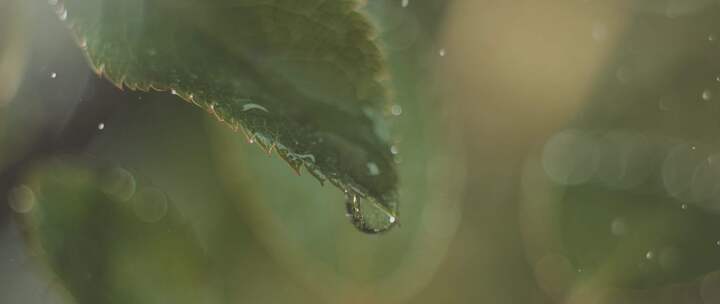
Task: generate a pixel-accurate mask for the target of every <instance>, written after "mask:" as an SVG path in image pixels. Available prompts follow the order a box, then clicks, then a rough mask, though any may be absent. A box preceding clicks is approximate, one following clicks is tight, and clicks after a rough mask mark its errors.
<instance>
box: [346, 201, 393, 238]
mask: <svg viewBox="0 0 720 304" xmlns="http://www.w3.org/2000/svg"><path fill="white" fill-rule="evenodd" d="M371 200H372V199H371V198H367V197H365V198H363V197H362V196H361V195H359V194H357V193H354V192H352V191H346V192H345V208H346V212H347V217H348V219H350V223H352V224H353V226H355V228H357V229H358V230H360V231H362V232H365V233H370V234H375V233H381V232H384V231H387V230H388V229H390V228H392V226H393V225H394V224H395V223H396V222H397V216H396V215H395V214H392V213H391V212H390V211H388V210H386V209H382V208H381V207H379V206H383V205H394V204H396V203H395V202H391V203H390V204H379V203H375V202H370V201H371Z"/></svg>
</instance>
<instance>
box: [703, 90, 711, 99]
mask: <svg viewBox="0 0 720 304" xmlns="http://www.w3.org/2000/svg"><path fill="white" fill-rule="evenodd" d="M701 96H702V99H703V100H705V101H709V100H710V99H712V92H711V91H710V90H708V89H706V90H704V91H703V92H702V95H701Z"/></svg>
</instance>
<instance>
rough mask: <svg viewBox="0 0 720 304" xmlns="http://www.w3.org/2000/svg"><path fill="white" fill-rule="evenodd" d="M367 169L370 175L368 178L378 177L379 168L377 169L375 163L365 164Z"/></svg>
mask: <svg viewBox="0 0 720 304" xmlns="http://www.w3.org/2000/svg"><path fill="white" fill-rule="evenodd" d="M367 168H368V174H370V176H378V175H380V168H378V165H377V164H376V163H373V162H369V163H367Z"/></svg>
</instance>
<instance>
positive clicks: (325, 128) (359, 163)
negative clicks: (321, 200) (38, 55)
mask: <svg viewBox="0 0 720 304" xmlns="http://www.w3.org/2000/svg"><path fill="white" fill-rule="evenodd" d="M357 6H358V1H355V0H308V1H295V0H206V1H199V0H129V1H114V0H91V1H86V0H64V1H57V4H56V5H55V9H56V10H57V13H58V15H59V16H60V18H61V19H64V20H67V21H68V23H69V25H70V27H71V29H72V31H73V32H74V34H75V36H76V38H77V40H78V42H79V44H80V46H81V47H83V48H84V49H85V50H86V51H87V54H88V57H89V61H90V63H91V65H92V67H93V68H94V69H95V71H96V72H97V73H98V74H102V75H105V76H106V77H107V78H108V79H110V80H111V81H112V82H113V83H115V84H116V85H117V86H119V87H126V88H130V89H133V90H135V89H137V90H149V89H156V90H161V91H172V92H173V93H174V94H176V95H178V96H180V97H182V98H183V99H185V100H187V101H189V102H191V103H193V104H195V105H197V106H199V107H201V108H203V109H205V110H207V111H208V112H210V113H212V114H214V115H215V116H216V117H217V118H218V119H219V120H221V121H224V122H226V123H227V124H228V125H229V126H230V127H232V128H233V129H235V130H238V129H240V130H243V131H244V132H245V133H246V135H247V136H248V138H249V140H250V141H251V142H257V143H258V144H259V145H261V146H262V147H263V148H264V149H265V150H267V151H271V150H273V149H275V150H277V152H278V154H279V155H280V156H281V157H282V158H283V159H285V160H286V161H287V162H288V163H289V164H290V166H291V167H292V168H293V169H295V170H296V171H298V173H299V172H300V170H301V169H302V167H305V168H306V169H307V170H308V171H309V172H310V173H311V174H312V175H314V176H315V177H317V178H318V179H319V180H320V181H321V182H323V181H325V180H328V181H330V182H331V183H333V184H334V185H336V186H338V187H339V188H341V189H342V190H343V191H344V192H345V193H346V195H347V196H348V197H349V200H348V201H349V202H350V204H348V207H349V209H348V211H350V212H351V213H352V214H353V216H352V220H353V222H354V224H355V225H356V226H357V227H358V228H359V229H361V230H363V231H366V232H379V231H382V230H386V229H388V228H389V227H391V226H392V224H393V223H394V219H395V217H396V209H397V194H396V187H397V180H398V178H397V174H396V172H395V164H394V162H393V158H392V155H391V153H390V146H389V144H388V131H387V129H386V127H385V126H384V125H383V117H382V116H383V112H384V107H385V104H386V102H387V99H388V98H387V94H386V89H385V87H384V85H383V84H382V82H381V80H382V79H381V78H382V76H383V61H382V58H381V54H380V51H379V49H378V46H377V45H376V43H375V42H374V41H373V40H372V36H371V35H372V30H373V29H372V26H371V24H370V23H369V22H368V21H367V19H366V17H365V16H363V15H362V14H361V13H359V12H358V11H357ZM361 198H364V199H368V200H371V201H373V203H374V205H375V208H376V209H378V210H380V211H382V213H384V214H386V216H385V217H384V220H383V221H382V222H376V221H374V219H377V218H366V217H365V216H364V215H365V214H364V212H363V211H362V210H361V209H360V207H359V206H358V205H357V204H353V202H356V201H357V200H358V199H361Z"/></svg>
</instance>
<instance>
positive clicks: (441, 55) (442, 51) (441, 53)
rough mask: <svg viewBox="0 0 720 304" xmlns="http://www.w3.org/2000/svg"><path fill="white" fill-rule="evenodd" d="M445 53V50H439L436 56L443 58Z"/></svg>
mask: <svg viewBox="0 0 720 304" xmlns="http://www.w3.org/2000/svg"><path fill="white" fill-rule="evenodd" d="M446 53H447V52H446V51H445V49H440V51H438V55H440V57H445V55H446Z"/></svg>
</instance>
